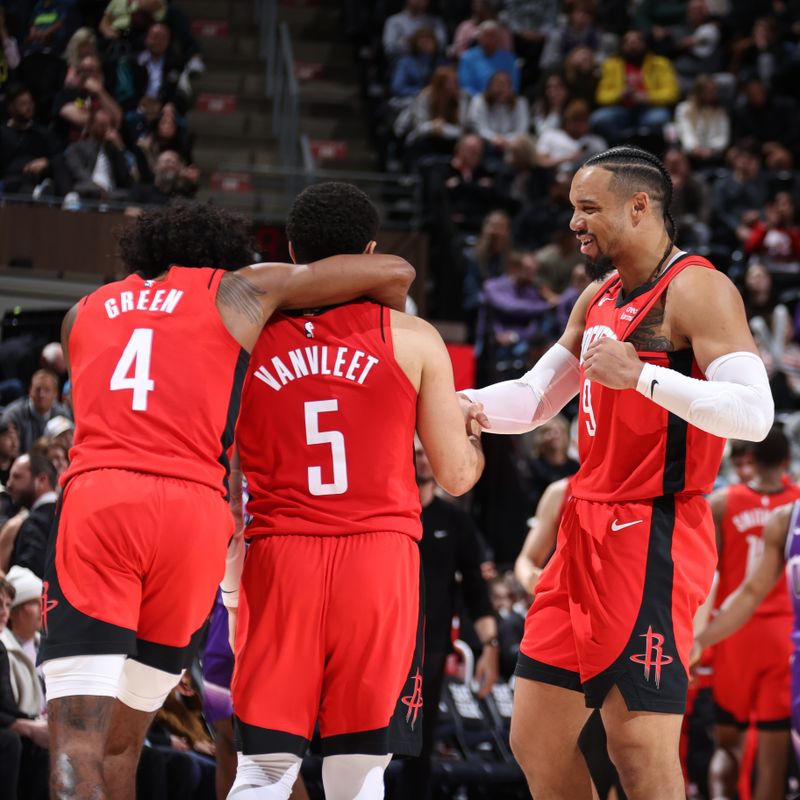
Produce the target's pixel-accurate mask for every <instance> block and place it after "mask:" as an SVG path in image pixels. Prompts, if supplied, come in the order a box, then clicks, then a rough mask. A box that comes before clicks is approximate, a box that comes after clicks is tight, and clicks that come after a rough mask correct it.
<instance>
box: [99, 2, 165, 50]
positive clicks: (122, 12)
mask: <svg viewBox="0 0 800 800" xmlns="http://www.w3.org/2000/svg"><path fill="white" fill-rule="evenodd" d="M166 15H167V3H166V0H111V2H110V3H109V4H108V5H107V6H106V10H105V12H104V13H103V18H102V19H101V20H100V33H101V34H102V35H103V37H104V38H105V39H106V40H108V41H113V40H116V39H130V40H131V41H133V42H134V43H138V41H140V40H141V39H143V38H144V36H145V34H146V33H147V30H148V28H149V27H150V26H151V25H152V24H153V23H154V22H163V21H164V18H165V17H166Z"/></svg>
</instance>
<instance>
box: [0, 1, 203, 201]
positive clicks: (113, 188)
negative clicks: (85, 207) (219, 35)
mask: <svg viewBox="0 0 800 800" xmlns="http://www.w3.org/2000/svg"><path fill="white" fill-rule="evenodd" d="M0 39H1V40H2V51H1V52H0V114H2V122H1V123H0V191H2V192H3V193H6V194H14V195H23V196H28V197H33V198H37V199H39V198H41V199H48V200H50V201H51V202H52V201H53V200H54V199H56V198H58V199H61V198H63V205H64V207H66V208H70V209H74V208H77V207H79V206H80V205H81V203H82V202H85V201H93V202H95V203H110V202H115V203H123V204H130V205H131V207H138V206H142V205H164V204H166V203H169V202H170V201H171V200H172V199H173V198H179V197H191V196H192V195H194V194H195V192H196V191H197V186H198V180H199V173H198V170H197V168H196V167H195V166H194V165H193V164H192V138H193V137H192V134H191V131H190V130H189V129H188V126H187V122H186V116H185V115H186V112H187V110H188V109H189V108H190V106H191V103H192V96H193V92H192V84H191V79H192V76H193V75H197V74H199V73H201V72H202V71H203V70H204V69H205V67H204V65H203V61H202V58H201V57H200V52H199V50H198V46H197V43H196V41H195V39H194V37H193V35H192V32H191V28H190V25H189V21H188V18H187V17H186V15H185V14H184V12H183V11H181V9H180V7H179V6H177V5H175V4H174V3H172V2H168V0H111V2H107V0H104V1H102V2H98V0H39V1H38V2H34V0H2V2H0Z"/></svg>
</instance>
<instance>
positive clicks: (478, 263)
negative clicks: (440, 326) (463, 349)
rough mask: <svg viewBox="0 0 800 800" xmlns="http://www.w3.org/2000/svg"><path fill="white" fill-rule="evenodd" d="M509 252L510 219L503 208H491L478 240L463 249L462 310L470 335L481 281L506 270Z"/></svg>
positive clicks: (473, 328)
mask: <svg viewBox="0 0 800 800" xmlns="http://www.w3.org/2000/svg"><path fill="white" fill-rule="evenodd" d="M510 254H511V220H510V219H509V216H508V214H506V213H505V211H492V213H491V214H487V216H486V218H485V219H484V220H483V225H482V226H481V235H480V236H479V237H478V241H477V242H475V245H474V246H473V247H471V248H469V249H468V250H467V251H466V252H465V253H464V314H465V317H466V322H467V327H468V330H469V334H470V337H469V338H470V339H472V338H473V337H474V335H475V323H476V321H477V315H478V309H479V308H480V304H481V289H482V287H483V282H484V281H485V280H486V279H487V278H497V277H499V276H500V275H502V274H504V273H505V272H506V269H507V266H508V257H509V255H510Z"/></svg>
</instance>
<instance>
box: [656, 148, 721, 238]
mask: <svg viewBox="0 0 800 800" xmlns="http://www.w3.org/2000/svg"><path fill="white" fill-rule="evenodd" d="M664 166H665V167H666V168H667V172H669V176H670V178H671V179H672V205H671V206H670V209H671V212H672V216H673V217H674V218H675V221H676V223H677V225H678V229H679V230H680V232H681V234H680V236H681V242H683V244H684V245H685V246H687V247H691V248H698V247H704V246H706V245H708V243H709V241H710V239H711V231H710V230H709V227H708V193H707V191H706V185H705V183H704V182H702V181H700V180H698V179H697V178H696V177H695V176H694V175H693V174H692V167H691V165H690V163H689V159H688V158H687V156H686V153H684V152H682V151H681V150H679V149H678V148H677V147H672V148H670V149H669V150H667V152H666V154H665V155H664Z"/></svg>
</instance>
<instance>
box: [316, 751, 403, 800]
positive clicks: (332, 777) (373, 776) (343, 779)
mask: <svg viewBox="0 0 800 800" xmlns="http://www.w3.org/2000/svg"><path fill="white" fill-rule="evenodd" d="M391 760H392V756H391V754H390V755H385V756H365V755H345V756H326V757H325V758H323V759H322V785H323V786H324V787H325V800H381V798H383V773H384V770H385V769H386V767H387V766H389V762H390V761H391Z"/></svg>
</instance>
